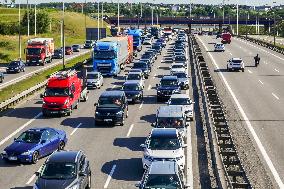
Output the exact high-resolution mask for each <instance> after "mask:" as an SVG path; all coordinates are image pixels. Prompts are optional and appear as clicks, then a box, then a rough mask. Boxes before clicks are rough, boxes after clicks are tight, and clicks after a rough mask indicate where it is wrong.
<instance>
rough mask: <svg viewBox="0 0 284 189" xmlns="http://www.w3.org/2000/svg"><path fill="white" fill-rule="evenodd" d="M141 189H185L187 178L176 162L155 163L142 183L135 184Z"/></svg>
mask: <svg viewBox="0 0 284 189" xmlns="http://www.w3.org/2000/svg"><path fill="white" fill-rule="evenodd" d="M135 186H136V187H138V188H139V189H147V188H165V189H166V188H171V189H172V188H174V189H185V188H188V187H189V186H188V185H187V184H186V178H185V175H184V173H183V171H182V170H181V168H180V167H179V166H178V164H177V162H175V161H154V162H152V163H151V165H150V167H149V169H146V170H145V172H144V174H143V177H142V179H141V181H140V182H138V183H137V184H135Z"/></svg>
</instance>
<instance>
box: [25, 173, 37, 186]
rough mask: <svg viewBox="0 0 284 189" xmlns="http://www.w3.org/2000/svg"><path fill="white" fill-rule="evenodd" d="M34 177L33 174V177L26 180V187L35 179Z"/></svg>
mask: <svg viewBox="0 0 284 189" xmlns="http://www.w3.org/2000/svg"><path fill="white" fill-rule="evenodd" d="M35 177H36V175H35V174H33V176H31V178H30V179H29V180H28V182H27V183H26V185H29V184H30V183H31V182H32V181H33V180H34V179H35Z"/></svg>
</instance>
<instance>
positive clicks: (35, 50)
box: [25, 38, 54, 66]
mask: <svg viewBox="0 0 284 189" xmlns="http://www.w3.org/2000/svg"><path fill="white" fill-rule="evenodd" d="M25 53H26V65H28V66H30V65H42V66H44V65H45V64H46V63H50V62H51V61H52V56H53V54H54V40H53V38H34V39H30V40H28V46H27V48H26V49H25Z"/></svg>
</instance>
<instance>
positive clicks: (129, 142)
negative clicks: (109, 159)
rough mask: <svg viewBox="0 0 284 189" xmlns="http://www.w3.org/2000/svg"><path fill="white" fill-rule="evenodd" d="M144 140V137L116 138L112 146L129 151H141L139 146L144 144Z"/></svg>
mask: <svg viewBox="0 0 284 189" xmlns="http://www.w3.org/2000/svg"><path fill="white" fill-rule="evenodd" d="M145 140H146V137H130V138H116V139H114V141H113V145H114V146H118V147H122V148H128V149H129V150H131V151H143V148H141V147H140V145H141V144H144V143H145Z"/></svg>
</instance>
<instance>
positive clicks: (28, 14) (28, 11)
mask: <svg viewBox="0 0 284 189" xmlns="http://www.w3.org/2000/svg"><path fill="white" fill-rule="evenodd" d="M27 17H28V37H29V36H30V9H29V0H27Z"/></svg>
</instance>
